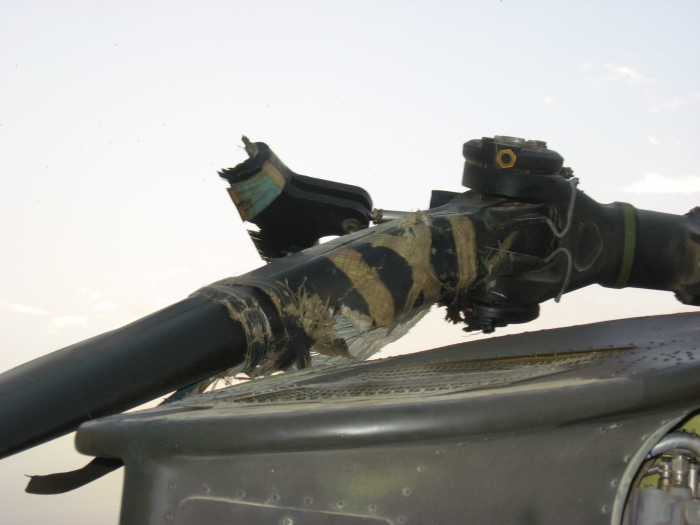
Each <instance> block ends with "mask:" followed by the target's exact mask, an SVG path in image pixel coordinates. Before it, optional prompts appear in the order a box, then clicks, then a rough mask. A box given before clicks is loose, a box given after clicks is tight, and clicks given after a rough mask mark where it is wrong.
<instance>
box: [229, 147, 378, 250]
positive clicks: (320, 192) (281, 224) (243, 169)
mask: <svg viewBox="0 0 700 525" xmlns="http://www.w3.org/2000/svg"><path fill="white" fill-rule="evenodd" d="M243 142H244V144H245V149H246V152H247V153H248V156H249V158H248V160H246V161H245V162H243V163H241V164H239V165H237V166H235V167H233V168H228V169H225V170H222V171H220V172H219V176H220V177H221V178H223V179H225V180H227V181H228V182H229V184H230V188H228V192H229V195H230V196H231V199H232V200H233V202H234V204H235V205H236V208H237V209H238V213H239V214H240V216H241V218H242V219H243V220H244V221H246V222H250V223H252V224H254V225H255V226H257V228H258V230H257V231H255V230H249V234H250V236H251V238H252V239H253V242H254V243H255V247H256V248H257V250H258V252H259V253H260V256H261V257H262V258H263V259H264V260H265V261H267V262H270V261H272V260H275V259H279V258H280V257H284V256H285V255H289V254H290V253H294V252H298V251H301V250H303V249H305V248H310V247H311V246H314V245H315V244H317V243H318V240H319V239H320V238H322V237H327V236H333V235H338V236H340V235H345V234H347V233H352V232H355V231H357V230H360V229H363V228H367V227H368V226H369V223H370V220H371V216H372V199H371V197H370V196H369V193H367V192H366V191H365V190H363V189H362V188H359V187H357V186H352V185H350V184H341V183H338V182H333V181H329V180H323V179H316V178H312V177H306V176H304V175H299V174H298V173H294V172H293V171H292V170H290V169H289V168H288V167H287V166H285V165H284V163H283V162H282V161H281V160H280V159H279V158H278V157H277V155H275V154H274V152H273V151H272V150H271V149H270V148H269V147H268V145H267V144H265V143H264V142H251V141H250V140H248V138H246V137H243Z"/></svg>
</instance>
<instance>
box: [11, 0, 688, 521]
mask: <svg viewBox="0 0 700 525" xmlns="http://www.w3.org/2000/svg"><path fill="white" fill-rule="evenodd" d="M698 27H700V2H697V1H665V2H660V1H659V2H644V1H634V2H632V1H616V2H612V1H605V2H602V1H586V2H583V1H579V2H556V1H528V2H526V1H524V0H520V1H516V0H503V1H495V0H481V1H476V0H475V1H460V2H457V1H437V0H434V1H432V2H417V1H414V2H410V1H402V2H399V1H379V0H377V1H374V2H369V1H352V2H351V1H335V2H320V1H319V2H308V1H294V2H281V1H257V2H242V1H227V2H223V1H219V2H217V1H206V0H200V1H198V2H183V1H179V2H173V1H171V2H164V1H148V2H143V1H140V2H136V1H129V0H123V1H119V2H117V1H111V0H103V1H100V2H87V1H83V2H77V1H63V2H49V1H44V2H42V1H27V2H18V1H16V0H15V1H11V0H0V372H2V371H5V370H9V369H11V368H13V367H15V366H18V365H20V364H22V363H24V362H26V361H28V360H30V359H33V358H36V357H39V356H41V355H44V354H46V353H49V352H52V351H54V350H57V349H59V348H62V347H64V346H67V345H69V344H72V343H75V342H78V341H81V340H83V339H86V338H88V337H91V336H94V335H97V334H100V333H102V332H105V331H107V330H111V329H113V328H116V327H119V326H122V325H124V324H126V323H128V322H131V321H133V320H136V319H138V318H140V317H143V316H144V315H147V314H149V313H151V312H153V311H155V310H157V309H159V308H162V307H164V306H167V305H169V304H172V303H173V302H175V301H178V300H180V299H182V298H184V297H186V296H187V295H188V294H190V293H191V292H193V291H194V290H196V289H198V288H199V287H201V286H203V285H205V284H208V283H210V282H212V281H215V280H218V279H221V278H224V277H227V276H231V275H236V274H241V273H245V272H247V271H250V270H252V269H253V268H255V267H257V266H259V265H260V264H262V263H261V261H260V260H259V258H258V257H257V254H256V252H255V249H254V247H253V245H252V243H251V241H250V240H249V239H248V237H247V234H246V233H245V228H244V225H243V224H242V222H241V220H240V218H239V217H238V214H237V212H236V210H235V209H234V207H233V205H232V204H231V201H230V198H229V196H228V194H227V193H226V191H225V188H226V186H227V184H226V183H225V182H223V181H221V180H220V179H219V177H218V176H217V174H216V171H217V170H218V169H221V168H225V167H230V166H234V165H235V164H237V163H239V162H241V161H242V160H244V159H245V158H246V154H245V152H244V151H243V149H242V148H241V142H240V137H241V135H243V134H245V135H247V136H248V137H250V138H251V140H253V141H263V142H266V143H267V144H269V145H270V146H271V148H272V149H273V150H274V151H275V153H276V154H277V155H278V156H279V157H280V158H281V159H282V160H283V162H285V163H286V164H287V165H288V166H289V167H290V168H291V169H292V170H294V171H296V172H298V173H301V174H305V175H309V176H312V177H319V178H324V179H329V180H335V181H340V182H346V183H351V184H355V185H359V186H362V187H364V188H365V189H366V190H368V191H369V192H370V194H371V195H372V198H373V200H374V203H375V206H376V207H379V208H386V209H399V210H415V209H425V208H426V207H427V205H428V202H429V199H430V191H431V190H432V189H442V190H451V191H462V188H461V186H460V183H461V176H462V168H463V162H464V160H463V158H462V155H461V148H462V144H463V143H464V142H466V141H467V140H470V139H473V138H479V137H482V136H493V135H496V134H499V135H511V136H520V137H524V138H529V139H540V140H546V141H547V142H548V144H549V147H550V148H552V149H554V150H556V151H558V152H559V153H561V154H562V155H563V156H564V158H565V165H567V166H571V167H572V168H573V169H574V171H575V174H576V176H578V177H579V179H580V181H581V182H580V188H581V189H582V190H584V191H585V192H586V193H587V194H588V195H590V196H591V197H593V198H594V199H596V200H597V201H599V202H602V203H607V202H613V201H624V202H629V203H632V204H633V205H635V206H636V207H638V208H644V209H651V210H657V211H663V212H667V213H677V214H682V213H685V212H687V211H688V210H689V209H691V208H693V207H694V206H696V205H698V204H700V198H699V197H700V167H699V166H700V150H699V148H698V144H700V31H698V30H697V28H698ZM688 310H691V309H690V308H689V307H685V306H683V305H681V304H680V303H678V302H676V301H675V299H674V298H673V295H672V294H670V293H665V292H655V291H644V290H622V291H620V290H608V289H603V288H600V287H598V286H594V287H590V288H588V289H584V290H580V291H578V292H574V293H572V294H569V295H565V296H564V297H563V298H562V301H561V303H559V304H554V303H553V302H552V301H550V302H548V303H545V304H544V305H543V306H542V313H541V317H540V319H538V320H537V321H535V322H533V323H530V324H528V325H522V326H514V327H509V328H506V329H504V330H500V331H497V332H496V336H498V335H499V334H506V333H515V332H518V331H524V330H538V329H543V328H549V327H555V326H568V325H572V324H583V323H586V322H595V321H600V320H606V319H615V318H624V317H636V316H642V315H653V314H662V313H673V312H680V311H688ZM442 315H443V313H442V312H441V311H439V310H437V311H434V312H431V313H430V314H429V315H428V317H427V318H426V319H424V320H423V321H422V322H421V323H420V324H419V325H418V326H417V327H416V328H415V329H414V330H413V331H412V332H411V333H410V334H409V335H408V336H406V337H405V338H404V339H402V340H400V341H398V342H396V343H393V344H392V345H391V346H390V347H387V349H386V350H385V351H383V352H382V354H381V357H384V356H388V355H394V354H397V353H402V352H409V351H418V350H422V349H427V348H431V347H434V346H438V345H444V344H452V343H457V342H464V341H470V340H476V339H478V338H479V337H482V336H478V335H476V336H470V335H467V334H465V333H464V332H462V331H461V330H460V327H456V326H450V325H447V324H446V323H444V322H443V321H442ZM5 424H11V422H0V428H1V426H2V425H5ZM0 431H1V430H0ZM72 439H73V436H72V435H70V436H66V437H64V438H61V439H59V440H56V441H54V442H51V443H48V444H46V445H42V446H40V447H37V448H35V449H33V450H30V451H27V452H23V453H21V454H18V455H16V456H13V457H11V458H7V459H4V460H1V461H0V521H2V522H3V523H13V524H35V523H43V522H51V523H54V524H69V523H70V524H72V525H83V524H93V523H105V524H110V523H114V524H116V523H117V521H118V513H119V502H120V497H121V481H122V474H121V471H118V472H115V473H113V474H110V475H108V476H106V477H105V478H102V479H101V480H98V481H97V482H95V483H93V484H91V485H89V486H87V487H84V488H82V489H79V490H76V491H74V492H72V493H69V494H65V495H60V496H31V495H26V494H24V492H23V490H24V486H25V483H26V478H25V477H24V474H49V473H53V472H59V471H63V470H72V469H75V468H79V467H81V466H83V465H84V464H85V463H87V462H88V461H89V459H90V458H88V457H85V456H81V455H79V454H78V453H77V452H75V451H74V449H73V441H72Z"/></svg>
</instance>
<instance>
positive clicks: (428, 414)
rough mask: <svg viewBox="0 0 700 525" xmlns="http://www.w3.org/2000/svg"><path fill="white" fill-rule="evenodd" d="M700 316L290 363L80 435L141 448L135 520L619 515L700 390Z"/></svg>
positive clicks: (133, 486) (493, 519) (549, 519)
mask: <svg viewBox="0 0 700 525" xmlns="http://www.w3.org/2000/svg"><path fill="white" fill-rule="evenodd" d="M699 322H700V314H677V315H672V316H660V317H649V318H640V319H631V320H622V321H614V322H608V323H598V324H595V325H587V326H581V327H571V328H566V329H558V330H549V331H542V332H534V333H526V334H521V335H517V336H507V337H497V338H492V339H489V340H482V341H476V342H472V343H465V344H460V345H453V346H450V347H445V348H440V349H436V350H432V351H428V352H422V353H419V354H413V355H408V356H402V357H398V358H393V359H387V360H383V361H375V362H365V363H359V364H355V365H348V366H342V367H327V368H325V369H321V370H304V371H301V372H297V373H291V374H284V375H281V376H273V377H271V378H268V379H261V380H254V381H250V382H248V383H246V384H242V385H239V386H236V387H231V388H228V389H223V390H219V391H216V392H213V393H209V394H204V395H200V396H193V397H192V398H188V399H185V400H183V401H182V402H180V403H175V404H173V405H170V406H165V407H159V408H156V409H152V410H148V411H144V412H139V413H129V414H123V415H120V416H112V417H109V418H105V419H102V420H97V421H93V422H89V423H86V424H84V425H83V426H82V427H81V428H80V430H79V432H78V436H77V446H78V449H79V450H80V451H81V452H84V453H86V454H91V455H96V456H102V457H119V458H122V459H123V460H124V461H125V464H126V477H125V492H124V503H123V509H122V518H121V519H122V523H134V524H139V523H149V524H151V523H180V524H182V525H184V524H190V523H199V522H201V520H202V519H205V520H206V522H207V523H211V524H219V523H220V524H224V523H236V524H239V523H286V524H287V525H289V524H294V523H313V524H316V523H318V524H326V523H338V524H348V525H349V524H354V523H358V524H360V523H367V524H375V523H392V524H394V523H396V524H401V523H445V524H452V523H462V522H469V523H562V522H566V523H618V522H619V518H620V516H621V511H622V506H623V504H624V500H625V497H626V494H627V490H628V488H629V483H630V481H631V477H632V476H633V475H634V473H635V472H636V469H637V468H638V466H639V464H640V463H641V461H642V460H643V458H644V456H645V454H646V453H647V452H648V450H649V449H650V448H651V446H653V444H654V443H655V442H656V441H657V440H658V439H659V438H660V437H661V436H662V435H663V434H664V433H665V432H667V431H668V430H669V429H671V428H672V427H673V426H674V425H676V424H677V423H678V422H679V421H681V420H682V419H683V418H684V417H686V416H687V415H688V414H690V413H692V412H693V411H695V410H697V409H698V408H700V350H698V348H700V331H698V329H697V327H698V323H699ZM285 520H288V521H285ZM289 520H291V521H289Z"/></svg>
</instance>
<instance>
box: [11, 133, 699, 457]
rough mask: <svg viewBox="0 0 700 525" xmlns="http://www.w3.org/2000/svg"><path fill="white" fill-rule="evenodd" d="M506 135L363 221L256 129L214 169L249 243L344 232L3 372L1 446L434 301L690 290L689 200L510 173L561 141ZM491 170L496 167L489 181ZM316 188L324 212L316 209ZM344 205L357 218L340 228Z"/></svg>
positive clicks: (480, 313) (317, 354) (257, 365)
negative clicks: (455, 188)
mask: <svg viewBox="0 0 700 525" xmlns="http://www.w3.org/2000/svg"><path fill="white" fill-rule="evenodd" d="M506 139H507V140H509V141H510V142H508V143H507V144H506V145H507V146H509V147H508V148H507V149H500V150H499V149H497V148H499V147H501V146H502V145H500V143H499V142H493V141H492V142H488V141H485V140H484V141H482V142H481V143H479V144H477V145H474V144H472V145H471V146H469V148H467V149H468V150H469V151H468V153H469V155H468V156H467V160H468V163H471V164H469V166H468V169H467V170H466V171H465V179H466V180H467V181H468V182H469V183H470V184H471V185H472V186H474V189H475V190H479V191H468V192H466V193H463V194H461V195H459V196H456V197H455V196H453V195H449V194H447V192H443V193H444V194H445V195H438V196H437V197H439V198H440V199H443V200H446V201H449V203H448V204H445V205H444V206H441V207H439V208H435V209H431V210H429V211H427V212H415V213H410V214H406V215H403V216H402V217H401V218H399V219H395V220H392V221H390V222H386V223H383V224H380V225H379V226H376V227H374V228H365V226H367V225H368V223H369V220H370V216H371V213H370V212H369V209H370V208H371V201H369V196H368V195H366V192H364V190H360V189H359V188H355V187H352V186H346V185H336V184H335V183H327V184H326V183H325V182H323V181H321V182H319V181H318V180H315V179H310V178H309V177H305V178H304V177H301V176H298V175H296V174H293V173H292V172H291V171H289V170H288V169H287V168H286V167H284V165H282V164H281V162H279V160H278V159H276V157H275V156H274V154H273V153H272V152H271V151H270V150H269V148H267V146H265V145H264V144H263V143H250V142H246V149H247V150H248V153H249V154H250V155H251V158H250V159H248V161H246V162H244V163H243V164H241V165H239V166H237V167H236V168H233V169H232V170H226V171H225V172H224V173H222V176H224V177H225V178H227V179H228V180H229V181H230V182H231V184H232V187H231V192H230V193H231V196H232V197H233V199H234V202H236V203H237V205H238V209H239V211H240V213H241V216H242V217H243V218H244V219H245V220H249V221H253V222H255V223H256V224H257V225H258V226H259V227H260V228H261V231H260V236H259V241H260V242H261V243H269V244H268V245H266V246H268V247H271V248H270V249H274V250H277V251H278V252H279V254H282V255H284V254H286V253H291V252H295V251H297V248H299V247H303V246H310V245H311V244H313V243H315V242H316V240H317V239H318V236H322V235H331V234H335V235H342V234H343V233H348V232H349V231H351V230H353V229H354V230H356V231H354V233H349V234H348V235H343V236H341V237H339V238H337V239H334V240H332V241H330V242H327V243H324V244H321V245H317V246H313V247H311V248H307V249H305V250H303V251H298V252H297V253H291V255H288V256H286V257H283V258H280V259H278V260H276V261H274V262H272V263H270V264H268V265H267V266H265V267H262V268H259V269H257V270H254V271H252V272H249V273H248V274H245V275H241V276H237V277H232V278H229V279H224V280H222V281H219V282H217V283H214V284H212V285H210V286H206V287H204V288H202V289H200V290H198V291H196V292H195V293H194V294H193V295H192V296H191V297H189V298H188V299H185V300H184V301H181V302H179V303H176V304H174V305H172V306H170V307H168V308H165V309H163V310H161V311H159V312H156V313H154V314H152V315H150V316H148V317H145V318H143V319H141V320H139V321H136V322H134V323H132V324H130V325H127V326H125V327H122V328H119V329H117V330H114V331H112V332H108V333H106V334H103V335H101V336H98V337H95V338H92V339H88V340H87V341H83V342H82V343H78V344H75V345H72V346H69V347H67V348H64V349H63V350H59V351H57V352H54V353H52V354H49V355H46V356H44V357H41V358H39V359H36V360H34V361H32V362H29V363H27V364H24V365H22V366H19V367H17V368H15V369H13V370H10V371H8V372H5V373H4V374H2V375H0V422H2V425H3V426H2V432H0V457H3V456H7V455H9V454H13V453H15V452H19V451H20V450H24V449H26V448H29V447H31V446H34V445H37V444H39V443H42V442H44V441H48V440H49V439H53V438H55V437H58V436H60V435H62V434H66V433H68V432H70V431H72V430H74V429H75V428H77V426H78V425H80V424H81V423H82V422H84V421H87V420H89V419H93V418H96V417H102V416H106V415H109V414H114V413H117V412H122V411H124V410H128V409H130V408H133V407H136V406H138V405H140V404H142V403H145V402H147V401H149V400H152V399H154V398H156V397H158V396H162V395H164V394H167V393H169V392H172V391H175V390H178V391H180V390H182V389H183V388H185V387H190V388H189V389H188V390H187V392H190V391H191V392H193V393H197V392H201V391H202V390H203V389H204V388H205V387H206V386H207V385H209V383H211V381H212V380H214V379H216V378H219V377H222V376H226V375H234V374H236V373H239V372H241V373H245V374H248V375H249V376H258V375H265V374H270V373H272V372H275V371H279V370H287V369H289V368H296V369H303V368H306V367H308V366H310V365H312V364H316V363H319V364H326V363H336V362H344V361H347V360H349V359H353V360H354V359H366V358H368V357H369V356H371V355H372V354H374V353H375V352H377V351H378V350H379V349H381V348H382V347H383V346H384V345H386V344H388V343H390V342H392V341H394V340H396V339H398V338H399V337H401V336H402V335H403V334H405V333H406V332H407V331H408V330H409V329H410V328H411V327H412V326H413V325H414V324H415V323H416V322H417V321H418V320H419V319H420V318H421V316H422V315H424V314H425V313H426V312H427V311H428V309H429V308H430V306H431V305H433V304H439V305H441V306H445V307H447V318H448V320H451V321H453V322H463V323H466V325H467V327H466V329H467V330H477V329H478V330H483V331H484V332H492V331H493V330H494V329H495V328H496V327H500V326H506V325H507V324H509V323H519V322H527V321H530V320H532V319H535V318H536V317H537V316H538V312H539V303H541V302H543V301H546V300H548V299H552V298H559V297H561V295H562V294H563V293H565V292H568V291H571V290H575V289H577V288H581V287H584V286H588V285H590V284H594V283H598V284H601V285H603V286H609V287H617V288H622V287H625V286H635V287H640V288H653V289H660V290H672V291H674V292H676V294H677V297H678V298H679V299H681V300H682V301H683V302H686V303H688V304H696V305H697V304H700V270H698V268H700V222H699V221H700V218H698V214H697V213H696V212H691V213H690V214H689V216H677V215H669V214H661V213H655V212H649V211H644V210H636V209H634V208H633V207H632V206H630V205H629V204H622V203H613V204H609V205H601V204H599V203H597V202H595V201H594V200H593V199H591V198H590V197H588V196H587V195H586V194H584V193H582V192H580V190H578V189H577V188H576V179H573V178H570V175H571V173H570V170H569V172H566V171H565V170H567V169H568V168H564V169H562V170H561V172H560V173H562V174H563V175H567V176H569V178H566V177H564V176H563V175H561V174H558V173H554V174H541V173H534V172H533V173H527V172H525V171H523V172H522V173H520V172H518V173H516V174H515V175H513V177H512V180H510V179H509V178H508V176H507V174H504V173H502V172H501V171H499V170H502V171H503V170H506V169H510V168H508V166H511V167H512V166H515V167H516V168H517V167H518V166H519V164H517V162H516V158H519V159H521V160H520V161H519V162H521V163H522V162H524V161H523V160H522V159H525V160H528V158H530V161H528V162H531V163H532V165H533V166H535V167H536V168H537V169H542V170H543V169H545V168H547V169H550V168H551V166H550V164H552V165H554V167H555V168H556V169H559V168H561V162H560V159H561V157H559V156H558V154H557V155H553V154H550V153H551V152H548V150H546V148H544V146H543V145H542V143H541V142H539V141H536V142H533V143H530V142H528V141H521V139H513V138H508V137H506V138H505V139H504V138H502V137H501V138H500V139H499V140H506ZM517 141H520V142H517ZM469 144H471V143H467V145H469ZM492 146H493V147H492ZM470 148H471V149H470ZM489 148H490V149H489ZM494 148H496V149H494ZM528 148H530V149H532V151H530V149H528ZM474 152H476V153H474ZM528 152H529V153H528ZM477 153H478V155H477ZM540 153H541V154H542V158H541V159H540V158H539V157H537V156H536V154H540ZM489 155H490V156H489ZM528 155H530V157H528ZM533 155H534V156H533ZM492 157H493V159H496V160H495V161H493V159H492ZM489 159H491V160H489ZM532 159H534V160H532ZM538 159H539V160H538ZM542 159H544V160H542ZM561 160H562V161H563V159H561ZM496 161H497V162H500V164H501V165H502V166H500V167H498V168H495V167H493V166H491V164H493V162H496ZM535 161H537V162H535ZM540 161H542V162H540ZM545 161H546V162H545ZM489 163H491V164H489ZM543 166H544V167H543ZM472 168H473V169H472ZM489 170H491V171H489ZM494 173H495V174H496V175H497V176H498V177H499V180H501V181H506V182H508V184H500V185H498V184H495V183H494V182H493V180H492V178H491V175H493V174H494ZM557 177H559V178H557ZM559 179H561V180H559ZM295 181H296V182H295ZM274 186H276V189H275V187H274ZM302 187H303V188H306V189H304V190H303V191H307V190H308V191H307V195H306V196H304V194H303V193H299V192H301V191H302V190H301V189H300V188H302ZM309 188H311V189H309ZM347 188H354V189H351V190H348V189H347ZM287 190H289V191H287ZM312 190H313V191H312ZM356 190H359V191H356ZM270 192H271V193H270ZM309 192H311V193H312V194H313V195H311V196H309ZM324 192H326V193H324ZM361 192H364V195H365V196H366V199H365V197H363V196H362V195H361ZM494 192H501V193H500V194H496V195H495V194H494ZM300 195H301V197H300ZM343 195H344V197H343ZM353 195H354V196H355V197H357V199H359V200H353ZM521 195H522V196H521ZM270 196H271V197H270ZM307 197H308V198H307ZM550 197H551V198H550ZM285 199H291V200H287V201H286V202H287V204H284V203H285ZM295 199H296V200H295ZM324 199H325V200H324ZM329 199H330V200H329ZM332 199H336V200H332ZM338 199H339V200H338ZM363 199H364V202H363V203H360V200H363ZM319 203H322V204H323V206H321V205H320V204H319ZM348 203H354V204H352V205H351V204H348ZM278 205H279V206H282V207H277V206H278ZM317 205H318V206H321V207H320V209H322V210H325V211H323V213H318V214H316V212H315V211H314V206H317ZM353 210H354V211H353ZM268 212H269V214H268ZM354 213H357V215H353V214H354ZM290 214H291V215H290ZM290 216H291V217H292V219H293V220H290V219H289V217H290ZM329 217H330V218H331V219H332V220H329ZM297 219H298V220H297ZM349 219H352V220H355V221H358V224H359V226H357V224H355V223H353V224H354V226H353V227H352V228H349V227H347V226H348V224H350V223H348V222H346V221H347V220H349ZM256 221H257V222H256ZM338 221H340V222H338ZM363 221H364V222H363ZM343 224H345V226H343ZM329 225H331V226H332V227H333V228H336V229H333V228H331V229H328V227H329ZM355 226H357V227H355ZM275 228H279V231H278V230H275ZM300 228H301V232H299V231H298V230H299V229H300ZM295 235H296V237H295ZM260 246H262V244H259V245H258V247H259V248H260ZM266 250H267V248H266ZM275 253H277V252H275ZM270 258H274V257H270ZM195 384H197V385H196V386H193V385H195ZM185 393H186V392H184V391H182V392H179V393H178V394H177V395H178V396H182V395H184V394H185Z"/></svg>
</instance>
